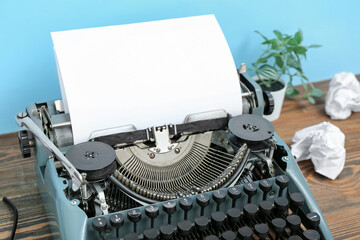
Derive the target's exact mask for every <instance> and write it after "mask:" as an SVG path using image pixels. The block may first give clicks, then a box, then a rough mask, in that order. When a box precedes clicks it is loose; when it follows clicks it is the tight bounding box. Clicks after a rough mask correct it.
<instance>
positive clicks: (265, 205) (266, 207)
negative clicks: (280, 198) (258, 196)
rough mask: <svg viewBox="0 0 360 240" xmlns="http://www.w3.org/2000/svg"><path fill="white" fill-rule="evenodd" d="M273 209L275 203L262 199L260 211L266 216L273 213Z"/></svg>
mask: <svg viewBox="0 0 360 240" xmlns="http://www.w3.org/2000/svg"><path fill="white" fill-rule="evenodd" d="M272 209H273V204H272V203H271V202H270V201H261V202H260V203H259V211H260V213H261V215H262V216H263V217H264V218H266V217H267V216H269V215H270V214H271V211H272Z"/></svg>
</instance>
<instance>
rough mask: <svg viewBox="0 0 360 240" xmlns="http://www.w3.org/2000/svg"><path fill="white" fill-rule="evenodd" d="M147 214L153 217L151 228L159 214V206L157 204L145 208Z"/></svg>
mask: <svg viewBox="0 0 360 240" xmlns="http://www.w3.org/2000/svg"><path fill="white" fill-rule="evenodd" d="M145 214H146V216H148V217H149V218H150V219H151V224H150V228H153V227H154V220H155V218H157V217H158V216H159V207H158V206H156V205H150V206H147V207H146V208H145Z"/></svg>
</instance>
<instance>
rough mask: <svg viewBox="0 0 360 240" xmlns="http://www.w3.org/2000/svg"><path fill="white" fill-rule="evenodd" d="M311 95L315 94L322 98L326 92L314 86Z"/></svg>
mask: <svg viewBox="0 0 360 240" xmlns="http://www.w3.org/2000/svg"><path fill="white" fill-rule="evenodd" d="M309 95H310V96H314V97H318V98H321V97H322V96H324V92H323V91H321V90H320V89H318V88H313V89H312V90H311V91H310V92H309Z"/></svg>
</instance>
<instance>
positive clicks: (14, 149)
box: [0, 81, 360, 239]
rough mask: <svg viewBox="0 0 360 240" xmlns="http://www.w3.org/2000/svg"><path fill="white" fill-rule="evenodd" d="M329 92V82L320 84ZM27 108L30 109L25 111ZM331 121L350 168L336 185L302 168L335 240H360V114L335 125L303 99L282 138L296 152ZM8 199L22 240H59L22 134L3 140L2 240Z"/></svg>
mask: <svg viewBox="0 0 360 240" xmlns="http://www.w3.org/2000/svg"><path fill="white" fill-rule="evenodd" d="M315 85H316V86H318V87H319V88H321V89H323V90H325V91H327V88H328V81H324V82H319V83H315ZM24 107H25V106H24ZM322 121H329V122H331V123H333V124H334V125H336V126H338V127H339V128H340V129H341V131H343V132H344V133H345V136H346V142H345V147H346V163H345V168H344V170H343V171H342V173H341V174H340V176H339V177H338V178H337V179H336V180H335V181H331V180H329V179H327V178H325V177H323V176H321V175H319V174H317V173H315V172H314V168H313V165H312V163H311V161H304V162H301V163H299V166H300V168H301V170H302V172H303V174H304V176H305V177H306V180H307V182H308V183H309V185H310V188H311V191H312V192H313V194H314V196H315V198H316V201H317V202H318V204H319V206H320V208H321V209H322V211H323V214H324V216H325V219H326V221H327V223H328V225H329V227H330V230H331V232H332V234H333V236H334V238H335V239H360V141H359V137H360V113H353V114H352V115H351V117H350V118H348V119H347V120H342V121H332V120H330V118H329V117H328V116H327V115H326V114H325V111H324V100H321V101H319V102H318V103H317V104H315V105H311V104H309V102H307V101H306V100H303V99H296V100H292V99H286V101H285V102H284V106H283V110H282V114H281V117H280V119H278V120H277V121H275V122H274V125H275V129H276V132H277V133H278V134H279V136H280V137H281V138H282V139H283V140H284V141H285V142H286V143H287V144H288V145H289V146H290V145H291V139H292V137H293V135H294V133H295V132H296V131H298V130H301V129H303V128H305V127H308V126H311V125H314V124H318V123H321V122H322ZM3 196H7V197H8V198H9V199H10V200H11V201H13V203H14V204H15V205H16V206H17V208H18V210H19V223H18V228H17V231H16V239H57V237H56V236H52V234H51V231H50V225H51V224H54V221H53V220H52V219H49V218H48V217H47V216H46V214H45V210H44V206H43V203H42V200H41V197H40V194H39V191H38V189H37V187H36V180H35V172H34V159H33V158H27V159H23V158H22V157H21V154H20V150H19V146H18V140H17V135H16V133H9V134H3V135H0V197H1V201H0V239H8V238H9V236H10V232H11V227H12V221H13V213H12V210H11V209H10V208H9V207H8V206H7V205H6V204H5V203H4V202H3V201H2V197H3Z"/></svg>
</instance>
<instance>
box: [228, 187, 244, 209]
mask: <svg viewBox="0 0 360 240" xmlns="http://www.w3.org/2000/svg"><path fill="white" fill-rule="evenodd" d="M228 195H229V197H230V198H231V199H232V207H233V208H234V207H235V206H236V200H237V199H239V198H240V197H241V187H239V186H234V187H230V188H228Z"/></svg>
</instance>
